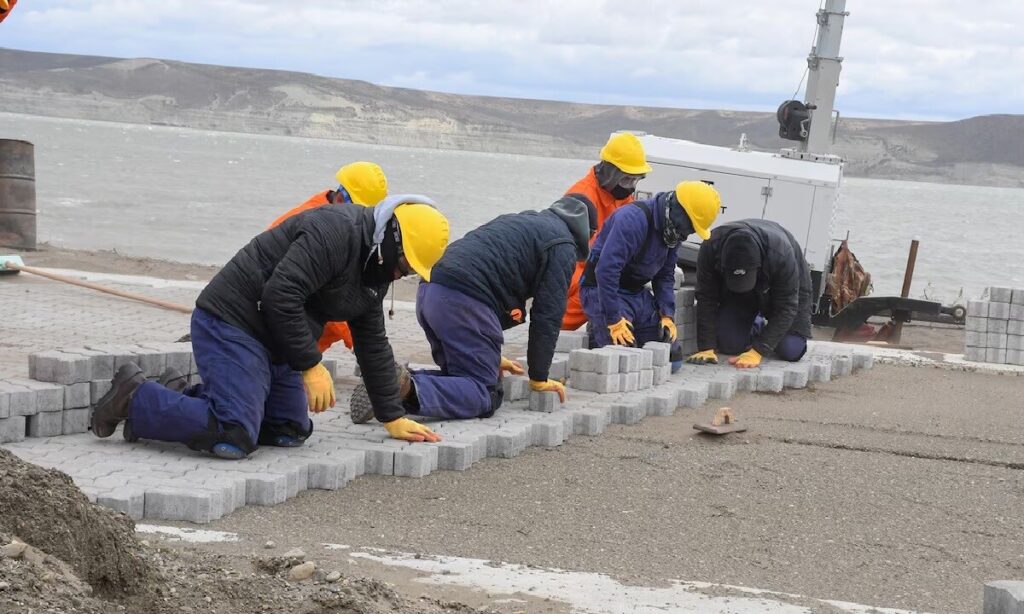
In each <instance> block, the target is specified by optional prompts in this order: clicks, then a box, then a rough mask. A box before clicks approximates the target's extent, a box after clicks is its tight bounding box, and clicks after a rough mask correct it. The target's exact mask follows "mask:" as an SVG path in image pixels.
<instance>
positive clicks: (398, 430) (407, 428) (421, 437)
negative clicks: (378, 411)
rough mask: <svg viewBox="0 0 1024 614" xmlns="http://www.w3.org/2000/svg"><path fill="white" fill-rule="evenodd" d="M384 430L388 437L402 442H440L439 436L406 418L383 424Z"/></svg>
mask: <svg viewBox="0 0 1024 614" xmlns="http://www.w3.org/2000/svg"><path fill="white" fill-rule="evenodd" d="M384 428H386V429H387V431H388V435H391V437H393V438H394V439H402V440H404V441H430V442H436V441H441V436H440V435H438V434H437V433H435V432H434V431H432V430H430V429H429V428H427V427H425V426H423V425H422V424H420V423H419V422H416V421H415V420H410V419H408V418H398V419H397V420H392V421H391V422H385V423H384Z"/></svg>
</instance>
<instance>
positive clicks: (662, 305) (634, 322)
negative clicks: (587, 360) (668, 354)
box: [580, 181, 722, 368]
mask: <svg viewBox="0 0 1024 614" xmlns="http://www.w3.org/2000/svg"><path fill="white" fill-rule="evenodd" d="M721 204H722V203H721V198H720V197H719V195H718V192H717V191H716V190H715V188H713V187H712V186H711V185H709V184H707V183H704V182H702V181H683V182H681V183H679V184H678V185H677V186H676V189H675V190H674V191H671V192H660V193H658V194H656V195H654V197H652V198H650V199H648V200H642V201H634V202H633V203H631V204H629V205H625V206H623V207H621V208H619V209H618V210H616V211H615V212H614V213H612V215H611V216H610V217H609V218H608V219H607V220H605V223H604V227H603V228H602V229H601V232H600V234H598V235H597V240H596V241H594V246H593V249H592V250H591V253H590V257H589V258H588V259H587V266H586V268H585V270H584V273H583V281H582V282H581V287H580V301H581V302H582V303H583V311H584V312H585V313H586V315H587V320H588V321H589V323H590V326H589V328H588V330H589V335H590V346H591V347H603V346H606V345H611V344H615V345H626V346H632V345H636V346H642V345H643V344H644V343H647V342H649V341H669V342H672V343H673V344H676V346H677V347H675V348H674V349H675V350H676V351H675V352H673V354H676V355H679V356H680V357H679V359H678V360H675V361H673V362H674V363H677V364H676V365H674V366H675V367H676V368H678V366H681V365H682V357H681V354H680V352H681V348H679V347H678V344H679V341H678V339H677V330H676V324H675V312H676V301H675V268H676V248H677V247H678V246H679V243H680V242H681V241H685V240H686V238H687V237H688V236H689V235H690V234H692V233H697V235H698V236H699V237H701V238H702V239H706V238H707V237H708V236H709V235H710V228H711V225H712V224H713V223H714V221H715V218H717V217H718V211H719V209H720V208H721ZM648 283H649V284H651V287H652V290H653V291H652V290H648V289H647V287H646V286H647V284H648Z"/></svg>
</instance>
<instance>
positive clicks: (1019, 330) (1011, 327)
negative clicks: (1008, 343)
mask: <svg viewBox="0 0 1024 614" xmlns="http://www.w3.org/2000/svg"><path fill="white" fill-rule="evenodd" d="M1006 334H1008V335H1024V322H1021V321H1018V320H1010V321H1009V322H1007V324H1006Z"/></svg>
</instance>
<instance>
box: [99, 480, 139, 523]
mask: <svg viewBox="0 0 1024 614" xmlns="http://www.w3.org/2000/svg"><path fill="white" fill-rule="evenodd" d="M94 503H96V505H99V506H102V507H105V508H108V509H112V510H114V511H116V512H121V513H122V514H124V515H126V516H128V517H129V518H132V519H133V520H142V518H143V515H144V514H145V513H146V495H145V493H144V492H143V491H142V490H140V489H138V488H131V487H122V488H116V489H114V490H111V491H107V492H104V493H101V494H97V495H96V501H94Z"/></svg>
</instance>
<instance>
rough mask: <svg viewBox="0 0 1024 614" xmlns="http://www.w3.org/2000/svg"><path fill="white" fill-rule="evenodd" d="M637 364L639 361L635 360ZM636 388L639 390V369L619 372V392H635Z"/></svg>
mask: <svg viewBox="0 0 1024 614" xmlns="http://www.w3.org/2000/svg"><path fill="white" fill-rule="evenodd" d="M623 356H625V354H624V355H623ZM637 364H639V361H637ZM637 390H640V372H639V371H634V372H632V373H619V392H636V391H637Z"/></svg>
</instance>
